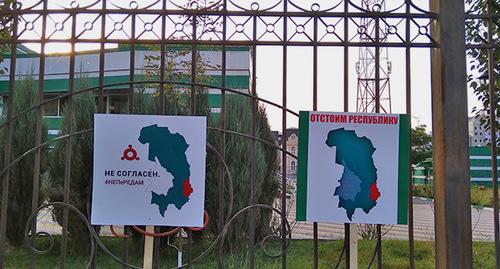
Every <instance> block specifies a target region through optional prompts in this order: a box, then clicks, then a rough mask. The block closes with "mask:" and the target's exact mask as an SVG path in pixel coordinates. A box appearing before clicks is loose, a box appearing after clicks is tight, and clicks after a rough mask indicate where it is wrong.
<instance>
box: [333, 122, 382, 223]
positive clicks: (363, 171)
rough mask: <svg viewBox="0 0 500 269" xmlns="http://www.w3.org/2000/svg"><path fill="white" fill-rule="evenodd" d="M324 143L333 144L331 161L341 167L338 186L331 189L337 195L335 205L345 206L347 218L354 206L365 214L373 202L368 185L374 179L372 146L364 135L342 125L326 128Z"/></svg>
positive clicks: (369, 185)
mask: <svg viewBox="0 0 500 269" xmlns="http://www.w3.org/2000/svg"><path fill="white" fill-rule="evenodd" d="M326 144H327V145H328V146H329V147H336V155H335V156H336V157H335V163H337V164H340V165H342V166H343V167H344V172H343V174H342V177H341V178H340V180H339V182H340V186H339V187H337V188H336V189H335V193H334V195H337V196H339V205H338V207H339V208H341V207H342V208H344V209H345V210H346V213H347V217H348V218H349V220H351V221H352V215H354V212H355V210H356V208H361V209H363V211H364V212H365V213H367V214H368V213H369V212H370V210H371V209H372V208H373V207H374V206H375V205H377V202H376V201H372V200H371V199H370V187H371V185H372V184H373V183H375V182H376V181H377V168H376V167H375V165H374V163H373V153H374V152H375V150H376V149H375V147H374V146H373V144H372V142H371V141H370V139H368V138H367V137H358V136H357V135H356V133H355V132H354V131H351V130H345V129H344V128H340V129H335V130H332V131H330V132H329V133H328V136H327V140H326ZM358 186H359V187H358ZM353 197H354V199H352V198H353Z"/></svg>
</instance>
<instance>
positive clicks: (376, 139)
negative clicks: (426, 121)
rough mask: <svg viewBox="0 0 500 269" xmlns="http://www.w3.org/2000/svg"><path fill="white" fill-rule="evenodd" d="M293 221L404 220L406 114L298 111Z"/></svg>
mask: <svg viewBox="0 0 500 269" xmlns="http://www.w3.org/2000/svg"><path fill="white" fill-rule="evenodd" d="M300 120H301V122H300V128H299V167H298V168H299V170H298V183H297V185H298V191H297V193H298V194H297V219H298V220H307V221H317V222H334V223H370V224H404V223H406V221H407V201H408V158H409V153H408V149H409V145H408V142H409V138H408V135H409V119H408V117H407V116H406V115H395V114H356V113H332V112H305V111H304V112H301V114H300Z"/></svg>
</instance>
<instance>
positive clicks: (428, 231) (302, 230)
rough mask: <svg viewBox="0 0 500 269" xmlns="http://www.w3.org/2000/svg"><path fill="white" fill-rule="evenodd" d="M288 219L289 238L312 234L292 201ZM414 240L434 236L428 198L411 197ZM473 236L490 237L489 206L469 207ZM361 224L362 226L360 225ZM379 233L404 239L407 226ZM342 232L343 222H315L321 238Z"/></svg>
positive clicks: (299, 237)
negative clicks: (296, 211)
mask: <svg viewBox="0 0 500 269" xmlns="http://www.w3.org/2000/svg"><path fill="white" fill-rule="evenodd" d="M291 205H292V206H291V207H290V215H289V217H288V219H289V221H290V222H292V223H293V228H292V229H293V238H297V239H308V238H312V233H313V232H312V231H313V228H312V226H313V225H312V223H311V222H295V221H294V219H295V205H294V203H292V204H291ZM413 208H414V227H415V232H414V236H415V240H434V207H433V204H432V201H430V200H423V199H421V198H414V199H413ZM471 218H472V228H473V240H478V241H493V239H494V233H493V227H494V225H493V210H492V209H490V208H484V209H475V208H472V214H471ZM360 228H362V227H360ZM382 233H383V237H384V238H387V239H408V226H406V225H384V226H383V228H382ZM343 236H344V225H343V224H328V223H319V224H318V237H319V238H321V239H338V238H343Z"/></svg>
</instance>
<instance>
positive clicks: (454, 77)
mask: <svg viewBox="0 0 500 269" xmlns="http://www.w3.org/2000/svg"><path fill="white" fill-rule="evenodd" d="M430 3H431V10H432V11H433V12H435V13H437V14H438V20H434V21H433V23H432V24H431V25H432V29H431V30H432V35H433V38H434V39H435V40H436V41H437V42H438V44H439V47H438V48H433V49H432V52H431V59H432V134H433V141H432V142H433V160H434V180H435V181H434V183H435V184H434V192H435V193H434V196H435V200H434V208H435V228H436V229H435V231H436V234H435V240H436V243H435V249H436V250H435V251H436V268H450V269H451V268H472V229H471V208H470V179H469V168H468V167H469V157H468V132H467V130H468V127H467V84H466V62H465V24H464V21H465V6H464V1H463V0H454V1H452V0H446V1H445V0H431V2H430Z"/></svg>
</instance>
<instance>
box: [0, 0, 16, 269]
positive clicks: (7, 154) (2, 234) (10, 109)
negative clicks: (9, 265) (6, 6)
mask: <svg viewBox="0 0 500 269" xmlns="http://www.w3.org/2000/svg"><path fill="white" fill-rule="evenodd" d="M16 5H18V3H17V1H14V2H13V3H12V7H13V9H15V6H16ZM18 16H19V14H18V11H14V15H13V21H12V40H11V43H10V51H11V57H10V70H9V93H8V96H9V98H8V99H7V122H8V123H7V125H5V127H4V128H5V147H4V149H5V151H4V158H3V167H6V166H7V165H9V163H10V161H11V157H12V156H11V149H12V135H13V134H12V131H13V130H12V129H13V127H12V125H13V122H11V120H12V117H13V116H14V87H15V83H16V61H17V30H18V29H17V27H18V24H19V21H18ZM9 181H10V169H8V170H7V171H6V173H5V174H4V176H3V182H2V209H1V211H0V268H2V267H3V266H4V263H5V260H4V258H5V257H4V255H5V243H6V231H7V217H8V216H7V212H8V211H7V210H8V203H9V183H10V182H9Z"/></svg>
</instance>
